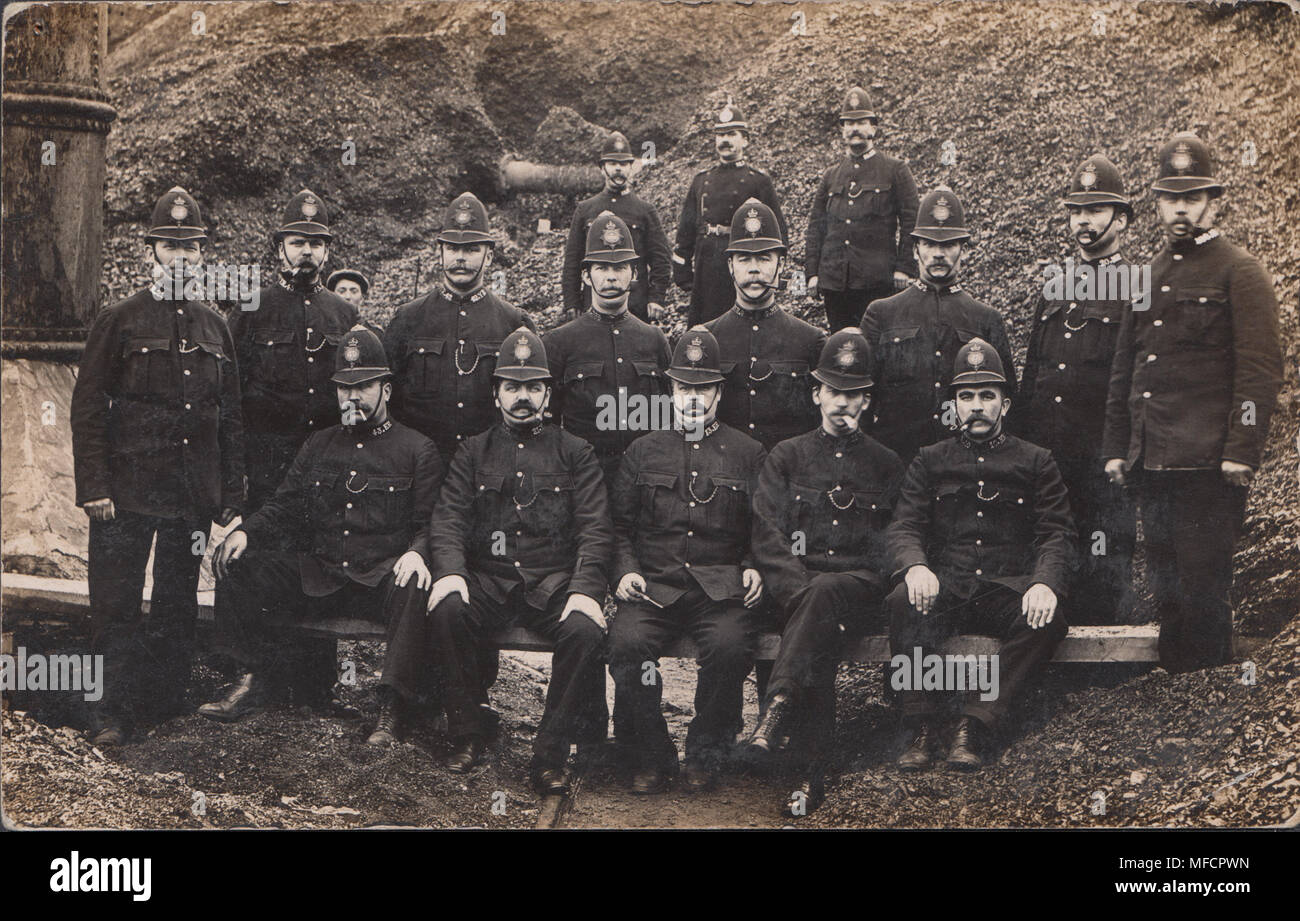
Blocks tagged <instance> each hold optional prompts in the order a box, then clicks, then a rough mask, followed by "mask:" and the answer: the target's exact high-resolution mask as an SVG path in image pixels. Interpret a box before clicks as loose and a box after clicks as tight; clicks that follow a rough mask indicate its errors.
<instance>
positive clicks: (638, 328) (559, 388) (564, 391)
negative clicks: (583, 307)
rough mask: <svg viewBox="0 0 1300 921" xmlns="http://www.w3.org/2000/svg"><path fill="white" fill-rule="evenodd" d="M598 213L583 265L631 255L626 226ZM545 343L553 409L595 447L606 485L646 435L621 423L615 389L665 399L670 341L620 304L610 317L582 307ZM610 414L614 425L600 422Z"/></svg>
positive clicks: (650, 400) (630, 395) (564, 423)
mask: <svg viewBox="0 0 1300 921" xmlns="http://www.w3.org/2000/svg"><path fill="white" fill-rule="evenodd" d="M602 218H603V219H602V220H600V221H597V222H595V223H593V224H592V226H591V230H590V231H589V232H588V234H587V240H586V244H585V255H584V258H583V262H584V264H587V263H592V262H602V263H621V262H630V261H634V260H635V259H637V258H638V257H637V254H636V250H634V249H633V248H632V239H631V234H630V232H629V228H628V226H627V225H626V224H625V223H623V221H622V219H621V218H619V217H617V216H616V215H614V214H611V213H609V212H606V213H605V215H602ZM611 241H612V242H611ZM543 341H544V342H545V343H546V357H547V359H548V360H549V364H550V370H551V374H552V376H553V377H554V378H555V380H556V387H555V390H554V393H553V395H552V398H551V414H552V416H554V417H555V419H556V420H557V421H558V422H559V423H560V425H561V426H562V427H563V428H564V430H565V431H566V432H572V433H573V434H574V435H577V436H578V437H579V438H582V439H584V440H586V441H587V442H588V443H590V444H591V446H592V447H593V448H595V449H596V459H597V460H599V461H600V465H601V469H602V470H603V471H604V474H605V482H606V484H608V483H610V482H612V480H613V477H614V473H615V472H616V471H617V470H618V464H619V461H620V460H621V458H622V457H623V452H624V451H625V450H627V446H628V445H629V444H631V443H632V441H633V440H634V439H636V438H637V437H639V436H640V435H643V434H644V433H645V429H640V430H636V431H634V430H631V429H629V428H628V427H627V425H626V424H623V423H624V421H625V418H624V416H622V415H620V414H619V413H618V412H617V409H618V407H617V404H618V401H619V391H620V390H625V391H626V396H625V397H624V400H636V399H643V400H645V401H647V403H648V404H651V405H652V404H653V402H654V401H655V400H658V399H660V398H663V397H665V391H664V376H663V372H664V371H665V370H666V369H667V368H668V363H669V361H670V360H671V358H672V356H671V354H670V352H669V349H668V338H667V337H666V336H665V335H664V334H663V331H662V330H660V329H659V327H657V326H651V325H650V324H649V323H645V322H643V321H642V320H640V319H638V318H637V317H635V316H633V315H632V314H631V313H630V312H629V310H628V309H627V308H624V309H623V310H621V311H620V312H619V313H617V314H614V315H610V314H607V313H603V312H601V311H600V310H596V309H593V310H591V311H588V312H587V313H584V314H582V315H580V316H579V317H577V318H576V319H574V320H571V321H569V322H568V323H565V324H564V325H563V326H561V327H559V328H558V329H554V330H552V331H551V332H549V333H547V334H546V336H545V337H544V340H543ZM609 399H612V400H614V401H615V405H616V410H615V414H614V416H613V417H611V415H610V412H609V411H608V410H606V409H604V408H603V406H602V405H601V403H602V402H603V401H604V400H609ZM609 418H614V419H615V420H616V422H617V423H618V424H616V425H615V426H613V427H608V426H605V423H606V422H607V421H608V420H609ZM603 426H604V427H603Z"/></svg>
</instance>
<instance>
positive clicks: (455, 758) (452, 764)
mask: <svg viewBox="0 0 1300 921" xmlns="http://www.w3.org/2000/svg"><path fill="white" fill-rule="evenodd" d="M485 747H486V744H485V743H484V741H483V739H482V737H480V736H466V737H465V738H463V739H457V740H456V742H455V744H454V746H453V748H452V750H451V757H450V758H448V759H447V770H449V771H451V772H452V773H453V774H467V773H469V770H470V769H471V768H472V767H474V765H476V764H478V760H479V758H480V757H482V755H483V749H484V748H485Z"/></svg>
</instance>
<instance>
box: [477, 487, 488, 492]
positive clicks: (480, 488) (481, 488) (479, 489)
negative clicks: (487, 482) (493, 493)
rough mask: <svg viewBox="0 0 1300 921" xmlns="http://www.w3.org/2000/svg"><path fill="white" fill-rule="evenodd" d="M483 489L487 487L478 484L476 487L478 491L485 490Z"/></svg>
mask: <svg viewBox="0 0 1300 921" xmlns="http://www.w3.org/2000/svg"><path fill="white" fill-rule="evenodd" d="M485 489H487V487H486V486H480V487H479V488H478V491H479V492H482V491H483V490H485Z"/></svg>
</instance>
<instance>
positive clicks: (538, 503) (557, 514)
mask: <svg viewBox="0 0 1300 921" xmlns="http://www.w3.org/2000/svg"><path fill="white" fill-rule="evenodd" d="M522 480H523V482H522V484H521V486H520V488H519V491H518V492H516V493H515V503H516V504H517V505H518V506H519V516H520V518H521V519H522V520H523V521H524V523H525V525H526V526H527V528H528V530H529V532H530V533H532V534H539V535H544V536H546V537H549V538H551V539H552V540H555V541H559V542H561V543H569V542H570V541H572V540H573V538H574V535H573V533H572V531H573V477H572V476H571V475H570V474H567V473H561V474H545V475H542V474H539V475H537V476H533V477H529V476H528V475H527V474H525V475H524V477H523V478H522ZM530 481H531V482H530ZM529 487H531V490H529ZM529 491H531V496H530V495H528V492H529Z"/></svg>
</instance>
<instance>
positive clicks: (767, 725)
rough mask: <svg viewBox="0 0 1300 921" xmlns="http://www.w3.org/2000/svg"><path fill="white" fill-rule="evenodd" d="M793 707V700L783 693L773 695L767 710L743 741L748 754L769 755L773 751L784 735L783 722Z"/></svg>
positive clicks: (786, 719) (787, 718)
mask: <svg viewBox="0 0 1300 921" xmlns="http://www.w3.org/2000/svg"><path fill="white" fill-rule="evenodd" d="M793 709H794V701H792V700H791V699H790V698H789V697H787V696H786V695H785V694H775V695H773V697H772V699H771V701H769V702H768V705H767V710H766V712H765V713H764V714H763V718H762V719H761V720H759V722H758V726H757V727H756V728H755V729H754V732H753V734H752V735H751V736H750V737H749V739H748V740H747V741H746V742H745V745H746V747H747V748H748V750H749V752H750V754H754V755H769V754H771V753H772V752H773V751H775V750H776V749H777V748H778V747H779V745H780V742H781V739H782V738H783V736H784V735H785V732H784V729H785V724H786V722H787V721H788V720H789V718H790V713H791V712H792V711H793Z"/></svg>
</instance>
